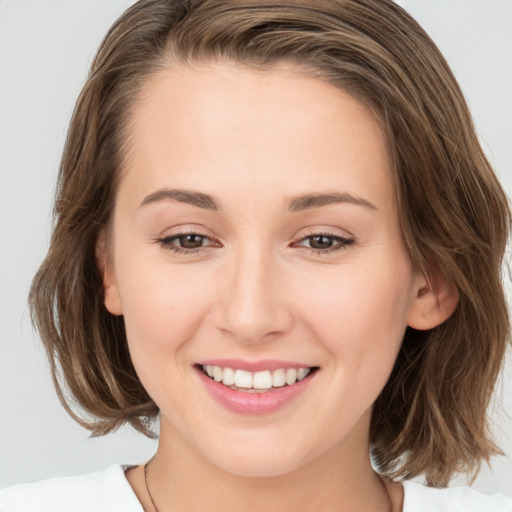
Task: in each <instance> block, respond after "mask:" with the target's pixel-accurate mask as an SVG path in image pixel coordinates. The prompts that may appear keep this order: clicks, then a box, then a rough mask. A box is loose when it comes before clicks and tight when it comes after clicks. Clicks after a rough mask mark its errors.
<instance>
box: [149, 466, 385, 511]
mask: <svg viewBox="0 0 512 512" xmlns="http://www.w3.org/2000/svg"><path fill="white" fill-rule="evenodd" d="M152 460H153V459H151V460H149V461H148V462H146V464H144V482H145V483H146V491H147V492H148V496H149V499H150V500H151V505H152V506H153V509H154V512H160V511H159V510H158V507H157V506H156V504H155V500H154V499H153V495H152V494H151V491H150V490H149V485H148V467H149V463H150V462H151V461H152ZM379 481H380V483H381V484H382V488H383V489H384V492H385V493H386V498H387V500H388V505H389V509H388V512H393V502H392V501H391V496H390V495H389V492H388V490H387V488H386V484H385V483H384V481H383V480H382V478H380V477H379Z"/></svg>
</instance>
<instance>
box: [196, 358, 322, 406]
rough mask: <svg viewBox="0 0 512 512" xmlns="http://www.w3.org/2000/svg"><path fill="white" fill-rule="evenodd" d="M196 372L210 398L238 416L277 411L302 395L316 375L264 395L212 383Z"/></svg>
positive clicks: (212, 381) (209, 379)
mask: <svg viewBox="0 0 512 512" xmlns="http://www.w3.org/2000/svg"><path fill="white" fill-rule="evenodd" d="M196 371H197V373H198V374H199V377H200V378H201V381H202V382H203V384H204V385H205V387H206V389H207V390H208V391H209V393H210V394H211V395H212V397H213V398H214V399H215V400H216V401H217V402H218V403H220V404H221V405H222V406H224V407H225V408H226V409H229V410H230V411H232V412H236V413H238V414H269V413H271V412H274V411H277V410H278V409H280V408H281V407H284V406H285V405H286V404H287V403H289V402H291V401H292V400H293V399H294V398H295V397H297V396H298V395H299V394H300V393H302V392H303V391H304V390H305V389H306V387H307V386H308V385H309V384H310V382H311V380H312V378H313V377H314V375H315V374H316V372H315V373H314V374H310V375H308V376H307V377H306V378H305V379H303V380H301V381H299V382H296V383H295V384H292V385H291V386H283V387H281V388H277V389H274V390H272V391H267V392H264V393H248V392H244V391H237V390H236V389H231V388H228V387H227V386H224V384H221V383H219V382H216V381H214V380H213V379H211V378H210V377H208V376H207V375H205V374H204V373H203V372H202V371H201V370H200V369H199V368H196Z"/></svg>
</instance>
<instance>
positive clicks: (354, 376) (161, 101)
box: [104, 64, 425, 476]
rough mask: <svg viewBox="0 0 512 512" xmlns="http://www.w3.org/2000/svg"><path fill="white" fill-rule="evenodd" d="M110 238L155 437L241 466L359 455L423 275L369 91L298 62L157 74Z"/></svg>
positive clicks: (137, 127) (136, 122) (143, 105)
mask: <svg viewBox="0 0 512 512" xmlns="http://www.w3.org/2000/svg"><path fill="white" fill-rule="evenodd" d="M109 245H110V248H109V249H110V250H109V252H110V254H111V257H110V259H109V261H108V262H107V263H106V264H105V266H104V284H105V303H106V306H107V308H108V309H109V311H110V312H112V313H113V314H122V315H124V320H125V323H126V332H127V337H128V343H129V349H130V353H131V356H132V358H133V362H134V365H135V368H136V370H137V372H138V374H139V376H140V379H141V382H142V383H143V385H144V387H145V388H146V389H147V391H148V393H149V394H150V396H151V397H152V398H153V399H154V401H155V402H156V404H157V405H158V406H159V408H160V410H161V439H162V441H164V440H165V439H166V438H167V439H170V438H171V439H172V440H173V442H174V443H178V444H179V443H182V444H183V446H187V447H188V448H187V449H190V450H192V451H193V452H194V453H196V454H199V456H200V457H203V458H204V460H207V461H208V462H209V463H213V464H214V465H216V466H217V467H219V468H222V469H224V470H227V471H229V472H232V473H236V474H240V475H261V476H270V475H277V474H285V473H287V472H291V471H293V470H295V469H297V468H300V467H301V466H303V465H305V464H307V463H309V462H312V461H314V460H320V459H321V458H322V457H327V456H328V455H329V456H330V455H332V454H336V455H337V456H344V455H345V456H346V455H347V454H349V453H350V454H352V455H354V451H359V452H361V451H362V452H363V453H364V454H366V455H367V450H368V430H369V419H370V411H371V407H372V403H373V402H374V400H375V399H376V398H377V396H378V394H379V393H380V391H381V390H382V388H383V387H384V385H385V383H386V381H387V379H388V376H389V374H390V372H391V370H392V367H393V364H394V361H395V359H396V356H397V353H398V351H399V348H400V344H401V340H402V337H403V334H404V331H405V329H406V326H407V325H408V324H411V323H414V321H415V318H416V316H418V301H419V300H420V299H419V297H421V296H422V295H423V294H424V292H423V291H422V290H423V289H424V286H425V282H424V279H423V278H422V276H419V275H417V274H416V273H415V272H414V270H413V268H412V265H411V262H410V260H409V257H408V254H407V252H406V250H405V248H404V244H403V241H402V237H401V231H400V226H399V220H398V212H397V209H396V204H395V201H394V194H393V187H392V178H391V172H390V170H389V168H388V158H387V152H386V145H385V140H384V137H383V134H382V131H381V129H380V126H379V123H378V121H377V119H376V118H375V117H374V116H373V115H372V114H371V113H370V112H369V111H368V110H367V109H366V108H365V107H364V106H363V105H362V104H361V103H360V102H358V101H357V100H355V99H354V98H353V97H351V96H350V95H348V94H347V93H345V92H343V91H341V90H339V89H337V88H334V87H333V86H331V85H328V84H326V83H324V82H322V81H320V80H318V79H315V78H311V77H307V76H305V75H304V74H301V73H299V71H298V70H294V69H293V68H287V69H285V68H280V69H275V70H267V71H255V70H251V69H246V68H244V67H241V66H235V65H230V64H217V65H211V66H209V67H203V68H195V69H191V68H188V67H187V68H185V67H183V68H177V69H169V70H166V71H162V72H160V73H159V74H158V75H156V76H155V77H153V78H152V79H151V81H150V82H149V83H148V84H147V85H146V87H145V90H144V94H143V95H142V99H141V101H140V102H139V103H138V105H137V106H136V108H135V110H134V112H133V117H132V122H131V138H130V148H129V151H128V154H127V158H126V162H125V166H124V168H123V174H122V178H121V180H120V186H119V190H118V194H117V199H116V206H115V213H114V219H113V229H112V235H111V239H110V241H109ZM207 373H210V374H211V375H213V378H211V377H209V376H208V375H207Z"/></svg>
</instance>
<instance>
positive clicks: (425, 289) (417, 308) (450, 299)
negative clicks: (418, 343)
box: [407, 272, 459, 331]
mask: <svg viewBox="0 0 512 512" xmlns="http://www.w3.org/2000/svg"><path fill="white" fill-rule="evenodd" d="M458 303H459V291H458V290H457V287H456V286H455V285H454V284H453V283H452V282H451V281H450V280H449V279H447V278H446V277H445V276H443V275H442V274H441V273H440V272H439V273H437V274H436V275H434V276H433V278H432V279H430V280H429V279H427V278H426V277H425V276H424V275H421V276H419V278H418V286H417V295H416V298H415V299H414V301H413V303H412V304H411V307H410V309H409V314H408V317H407V324H408V325H409V327H412V328H413V329H418V330H420V331H426V330H428V329H433V328H434V327H437V326H438V325H441V324H442V323H443V322H444V321H445V320H447V319H448V318H449V317H450V316H451V315H452V314H453V312H454V311H455V309H456V308H457V305H458Z"/></svg>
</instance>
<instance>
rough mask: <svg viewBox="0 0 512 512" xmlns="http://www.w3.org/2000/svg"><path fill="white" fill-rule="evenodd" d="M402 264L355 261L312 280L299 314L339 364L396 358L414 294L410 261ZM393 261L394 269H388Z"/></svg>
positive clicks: (385, 364)
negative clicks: (381, 265) (382, 266)
mask: <svg viewBox="0 0 512 512" xmlns="http://www.w3.org/2000/svg"><path fill="white" fill-rule="evenodd" d="M374 261H375V260H374ZM401 263H402V264H400V263H398V262H397V263H396V265H390V266H386V268H387V272H379V269H378V268H376V267H375V265H373V266H371V265H368V266H367V265H358V266H357V267H356V266H355V265H354V266H353V267H352V268H350V269H348V268H347V269H345V270H344V271H343V272H342V273H339V274H338V275H336V274H334V273H333V275H332V276H330V278H329V279H317V280H316V281H315V282H314V283H310V285H311V286H310V287H309V290H310V291H309V292H308V294H307V300H306V301H305V302H304V304H303V310H304V311H305V313H304V315H303V316H304V318H306V319H307V322H308V324H309V328H310V329H312V330H313V331H315V333H316V336H317V338H318V339H319V340H321V341H322V343H323V344H324V345H325V346H326V348H328V350H329V351H330V352H331V353H332V354H334V355H335V356H336V358H337V360H338V361H339V362H340V364H344V365H345V364H346V365H347V366H350V365H353V366H354V367H359V368H363V367H373V368H376V367H379V368H381V367H383V368H384V367H386V368H387V367H389V366H390V365H391V366H392V364H393V363H394V359H395V358H396V355H397V353H398V350H399V348H400V345H401V341H402V338H403V334H404V332H405V329H406V326H407V313H408V310H409V306H410V303H411V293H412V287H411V285H412V272H411V270H410V266H409V264H408V260H407V259H404V260H403V261H402V262H401ZM393 266H394V267H395V268H396V269H397V270H395V271H391V272H390V271H389V268H393ZM313 285H314V286H313ZM385 371H387V369H386V370H385Z"/></svg>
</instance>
